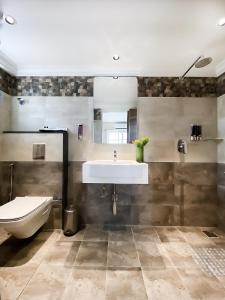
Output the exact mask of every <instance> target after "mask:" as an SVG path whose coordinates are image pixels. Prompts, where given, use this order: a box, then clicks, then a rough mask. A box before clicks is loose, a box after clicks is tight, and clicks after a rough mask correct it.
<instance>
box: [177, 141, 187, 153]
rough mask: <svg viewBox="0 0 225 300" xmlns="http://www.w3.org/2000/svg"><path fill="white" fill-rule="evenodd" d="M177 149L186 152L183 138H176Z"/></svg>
mask: <svg viewBox="0 0 225 300" xmlns="http://www.w3.org/2000/svg"><path fill="white" fill-rule="evenodd" d="M177 151H178V152H180V153H182V154H187V142H186V141H185V140H182V139H179V140H178V142H177Z"/></svg>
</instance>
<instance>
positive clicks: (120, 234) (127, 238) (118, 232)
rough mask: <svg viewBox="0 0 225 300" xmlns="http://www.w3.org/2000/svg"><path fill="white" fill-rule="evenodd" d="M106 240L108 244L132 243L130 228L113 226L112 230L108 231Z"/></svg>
mask: <svg viewBox="0 0 225 300" xmlns="http://www.w3.org/2000/svg"><path fill="white" fill-rule="evenodd" d="M108 234H109V236H108V239H109V241H110V242H112V241H114V242H119V241H120V242H132V241H133V234H132V232H131V228H130V227H125V226H124V227H118V226H114V228H113V229H112V228H111V229H110V230H109V231H108Z"/></svg>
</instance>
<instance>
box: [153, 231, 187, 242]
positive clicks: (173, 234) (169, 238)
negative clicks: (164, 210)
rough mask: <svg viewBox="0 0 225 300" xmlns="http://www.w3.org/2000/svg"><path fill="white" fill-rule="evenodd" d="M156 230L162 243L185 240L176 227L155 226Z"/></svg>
mask: <svg viewBox="0 0 225 300" xmlns="http://www.w3.org/2000/svg"><path fill="white" fill-rule="evenodd" d="M156 232H157V233H158V236H159V238H160V241H161V242H162V243H165V242H185V240H184V237H183V236H182V234H181V233H180V231H179V230H178V229H177V228H176V227H157V228H156Z"/></svg>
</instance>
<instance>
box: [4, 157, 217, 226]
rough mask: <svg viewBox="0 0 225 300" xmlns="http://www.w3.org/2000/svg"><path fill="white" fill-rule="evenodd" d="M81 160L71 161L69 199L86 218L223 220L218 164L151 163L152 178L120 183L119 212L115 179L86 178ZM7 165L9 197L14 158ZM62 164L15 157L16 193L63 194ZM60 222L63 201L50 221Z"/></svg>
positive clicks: (214, 222)
mask: <svg viewBox="0 0 225 300" xmlns="http://www.w3.org/2000/svg"><path fill="white" fill-rule="evenodd" d="M81 166H82V163H81V162H71V163H70V166H69V203H70V204H73V205H75V206H76V207H78V211H79V218H80V220H79V223H80V224H81V223H85V224H86V223H88V224H123V225H127V224H128V225H129V224H140V225H186V226H215V225H217V196H216V171H217V169H216V164H211V163H209V164H208V163H203V164H201V163H184V164H182V163H149V183H150V184H148V185H119V186H118V187H117V188H118V189H117V192H118V195H119V200H118V206H117V215H116V216H114V215H113V214H112V185H109V184H108V185H107V184H105V185H101V184H82V182H81ZM1 167H2V176H3V182H4V184H3V190H2V192H1V195H2V199H1V201H2V202H1V203H3V202H5V201H6V200H7V199H8V195H9V164H8V163H6V162H4V163H1V164H0V170H1ZM61 168H62V165H61V163H53V162H15V167H14V173H15V176H14V195H17V196H24V195H37V194H38V195H53V196H54V198H55V199H59V198H61V193H62V191H61V175H62V173H61ZM0 174H1V173H0ZM0 176H1V175H0ZM60 224H61V207H60V206H56V207H55V208H54V209H53V210H52V215H51V217H50V219H49V222H48V224H47V225H46V226H48V227H50V228H59V227H60Z"/></svg>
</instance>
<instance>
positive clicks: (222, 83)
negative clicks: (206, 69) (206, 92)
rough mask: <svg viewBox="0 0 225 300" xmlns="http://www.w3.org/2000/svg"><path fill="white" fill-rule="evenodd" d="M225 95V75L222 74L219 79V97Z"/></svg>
mask: <svg viewBox="0 0 225 300" xmlns="http://www.w3.org/2000/svg"><path fill="white" fill-rule="evenodd" d="M224 94H225V73H223V74H221V75H220V76H219V77H218V78H217V96H218V97H219V96H222V95H224Z"/></svg>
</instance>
